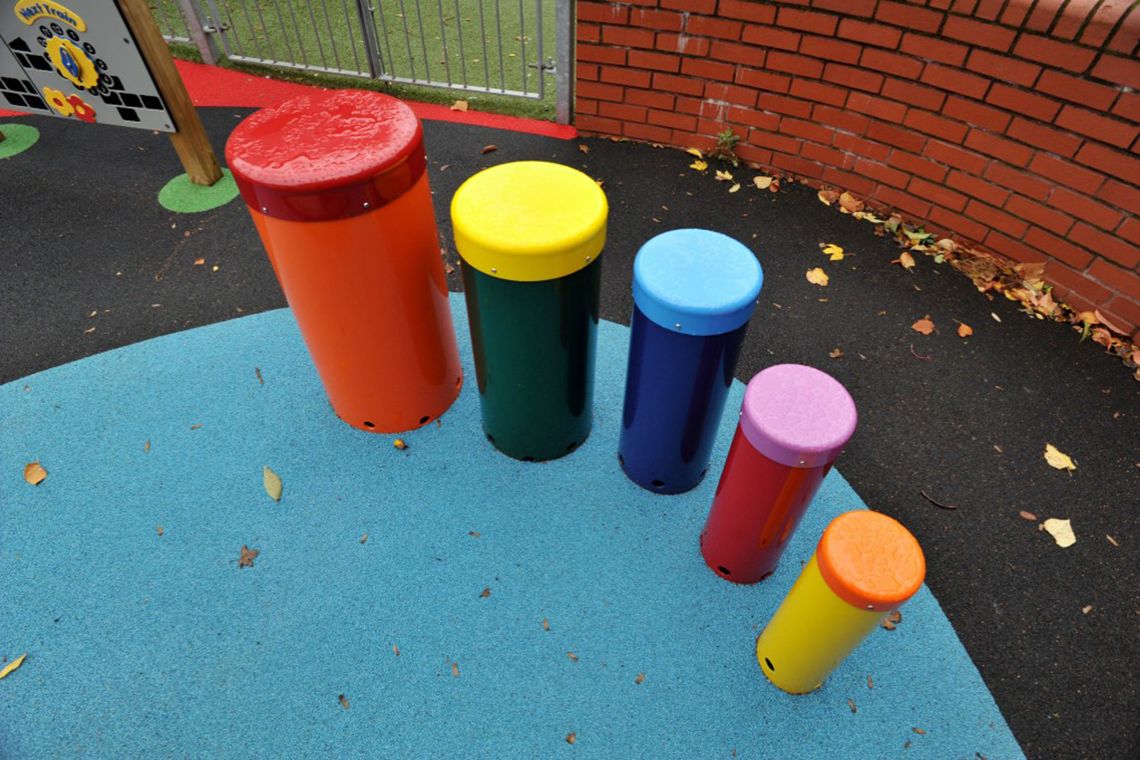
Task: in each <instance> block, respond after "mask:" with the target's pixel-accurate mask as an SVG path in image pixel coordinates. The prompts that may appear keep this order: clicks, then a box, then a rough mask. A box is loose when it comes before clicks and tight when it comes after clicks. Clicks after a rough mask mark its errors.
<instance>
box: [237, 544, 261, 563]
mask: <svg viewBox="0 0 1140 760" xmlns="http://www.w3.org/2000/svg"><path fill="white" fill-rule="evenodd" d="M258 554H261V550H260V549H250V548H249V547H248V546H246V545H245V544H242V547H241V558H239V559H238V567H253V561H254V560H255V559H257V555H258Z"/></svg>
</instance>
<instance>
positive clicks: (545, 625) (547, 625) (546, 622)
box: [542, 618, 550, 631]
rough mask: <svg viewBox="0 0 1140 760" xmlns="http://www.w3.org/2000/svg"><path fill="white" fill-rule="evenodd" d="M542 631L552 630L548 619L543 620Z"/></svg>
mask: <svg viewBox="0 0 1140 760" xmlns="http://www.w3.org/2000/svg"><path fill="white" fill-rule="evenodd" d="M542 630H544V631H549V630H550V621H549V620H547V619H546V618H543V619H542Z"/></svg>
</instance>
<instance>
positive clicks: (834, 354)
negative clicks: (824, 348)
mask: <svg viewBox="0 0 1140 760" xmlns="http://www.w3.org/2000/svg"><path fill="white" fill-rule="evenodd" d="M827 355H828V356H830V357H831V358H832V359H838V358H839V357H841V356H843V349H842V348H839V347H838V346H836V347H835V348H833V349H831V350H830V351H828V352H827Z"/></svg>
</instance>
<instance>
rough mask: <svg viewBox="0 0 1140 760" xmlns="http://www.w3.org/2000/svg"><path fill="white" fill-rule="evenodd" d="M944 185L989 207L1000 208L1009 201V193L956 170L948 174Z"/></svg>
mask: <svg viewBox="0 0 1140 760" xmlns="http://www.w3.org/2000/svg"><path fill="white" fill-rule="evenodd" d="M946 184H947V185H949V186H950V187H952V188H954V189H955V190H961V191H962V192H963V193H966V194H967V195H969V196H971V197H974V198H977V199H978V200H981V201H985V202H986V203H988V204H990V205H991V206H996V207H998V208H1001V207H1002V206H1004V205H1005V202H1006V200H1008V199H1009V191H1008V190H1004V189H1002V188H1000V187H998V186H997V185H995V184H994V183H992V182H986V181H985V180H984V179H979V178H977V177H975V176H974V175H972V174H965V173H964V172H960V171H958V170H954V171H952V172H950V176H948V177H947V178H946Z"/></svg>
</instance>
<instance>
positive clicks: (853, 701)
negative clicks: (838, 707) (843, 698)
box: [847, 697, 859, 713]
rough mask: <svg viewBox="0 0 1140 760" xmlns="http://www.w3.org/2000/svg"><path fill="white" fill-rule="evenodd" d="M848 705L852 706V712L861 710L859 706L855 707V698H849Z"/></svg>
mask: <svg viewBox="0 0 1140 760" xmlns="http://www.w3.org/2000/svg"><path fill="white" fill-rule="evenodd" d="M847 706H848V707H850V708H851V712H853V713H857V712H859V709H858V708H857V707H855V700H854V699H851V697H848V698H847Z"/></svg>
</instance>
